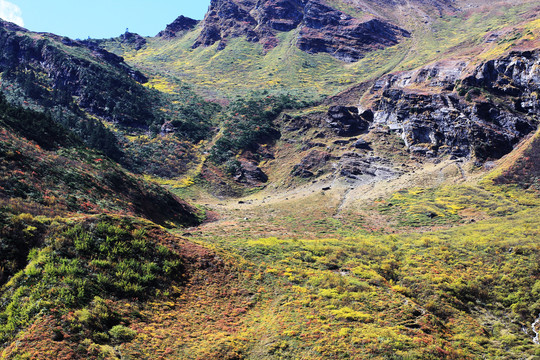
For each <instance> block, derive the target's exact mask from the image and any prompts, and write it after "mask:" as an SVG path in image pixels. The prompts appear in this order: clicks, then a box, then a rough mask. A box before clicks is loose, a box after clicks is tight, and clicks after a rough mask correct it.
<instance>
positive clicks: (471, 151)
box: [371, 51, 540, 160]
mask: <svg viewBox="0 0 540 360" xmlns="http://www.w3.org/2000/svg"><path fill="white" fill-rule="evenodd" d="M539 66H540V52H539V51H534V52H531V51H525V52H513V53H510V54H509V55H507V56H505V57H502V58H500V59H497V60H492V61H487V62H485V63H482V64H481V65H479V66H476V67H475V68H473V69H472V71H470V70H466V63H464V62H461V63H452V64H438V65H437V64H436V65H434V66H431V67H428V68H423V69H420V70H417V71H416V72H413V73H401V74H396V75H388V76H385V77H383V78H382V79H380V80H378V81H377V82H376V83H375V85H374V86H373V87H372V89H371V92H372V93H373V94H376V96H375V101H374V104H373V109H372V110H373V112H374V126H387V127H389V128H390V129H391V130H393V131H397V132H399V133H400V134H401V137H402V139H403V140H404V142H405V144H406V146H407V148H408V149H409V150H410V151H411V152H412V153H417V154H425V155H428V156H437V155H443V154H451V155H454V156H458V157H467V156H470V155H475V156H476V157H477V158H478V159H480V160H486V159H488V158H500V157H502V156H503V155H505V154H507V153H509V152H510V151H511V150H512V148H513V146H514V145H515V144H516V143H517V142H518V141H519V140H520V139H522V138H523V137H524V136H525V135H527V134H529V133H530V132H532V131H534V130H535V129H536V128H537V126H538V117H539V115H540V114H539V102H538V90H539V87H540V70H539V69H540V67H539ZM414 84H416V85H417V88H416V89H414V86H412V85H414ZM419 84H427V85H428V86H427V87H425V88H423V89H421V90H419V89H418V85H419Z"/></svg>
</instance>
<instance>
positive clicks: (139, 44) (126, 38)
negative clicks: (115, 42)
mask: <svg viewBox="0 0 540 360" xmlns="http://www.w3.org/2000/svg"><path fill="white" fill-rule="evenodd" d="M120 42H121V43H122V44H127V45H129V46H131V47H132V48H133V49H135V50H137V51H139V50H141V49H142V48H143V47H144V46H145V45H146V39H145V38H143V37H142V36H141V35H139V34H136V33H131V32H128V31H126V32H125V33H124V34H122V35H120Z"/></svg>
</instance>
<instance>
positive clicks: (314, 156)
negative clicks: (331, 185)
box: [292, 150, 332, 178]
mask: <svg viewBox="0 0 540 360" xmlns="http://www.w3.org/2000/svg"><path fill="white" fill-rule="evenodd" d="M331 158H332V155H331V154H330V153H328V152H326V151H319V150H312V151H310V152H309V154H307V155H306V156H305V157H304V158H303V159H302V160H301V161H300V163H298V164H296V165H295V166H294V167H293V171H292V175H293V176H297V177H301V178H310V177H313V176H315V173H314V172H313V171H315V170H317V169H320V168H321V167H323V166H324V165H325V164H326V163H327V162H328V160H330V159H331Z"/></svg>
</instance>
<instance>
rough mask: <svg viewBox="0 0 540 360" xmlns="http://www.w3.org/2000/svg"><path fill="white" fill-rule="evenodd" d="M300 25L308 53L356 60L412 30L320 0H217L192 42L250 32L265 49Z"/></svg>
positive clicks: (249, 37)
mask: <svg viewBox="0 0 540 360" xmlns="http://www.w3.org/2000/svg"><path fill="white" fill-rule="evenodd" d="M295 29H299V34H298V39H297V46H298V48H299V49H301V50H303V51H306V52H308V53H319V52H322V53H329V54H331V55H332V56H334V57H335V58H337V59H340V60H343V61H347V62H353V61H357V60H358V59H359V58H361V57H363V55H364V54H365V53H366V52H369V51H372V50H375V49H382V48H385V47H388V46H393V45H396V44H397V43H398V42H399V40H400V38H402V37H407V36H409V33H408V32H407V31H405V30H403V29H400V28H398V27H396V26H393V25H391V24H388V23H386V22H384V21H381V20H379V19H377V18H375V17H373V16H363V17H362V18H360V19H358V18H354V17H352V16H349V15H347V14H344V13H343V12H341V11H339V10H336V9H333V8H331V7H328V6H326V5H324V4H322V3H319V2H315V1H307V2H306V1H289V0H283V1H264V2H258V3H254V2H252V1H238V2H234V1H219V0H216V1H212V3H211V4H210V9H209V11H208V13H207V15H206V16H205V18H204V20H203V28H202V31H201V34H200V35H199V37H198V38H197V40H196V42H195V44H193V47H198V46H201V45H204V46H210V45H213V44H214V43H216V42H218V41H219V42H220V45H219V48H221V49H223V48H225V46H226V43H227V40H228V39H229V38H232V37H241V36H245V37H246V39H247V40H248V41H252V42H260V43H261V44H263V47H264V49H265V50H266V51H268V50H270V49H272V48H274V47H275V46H276V45H277V43H278V42H279V40H278V38H277V37H276V33H277V32H289V31H293V30H295Z"/></svg>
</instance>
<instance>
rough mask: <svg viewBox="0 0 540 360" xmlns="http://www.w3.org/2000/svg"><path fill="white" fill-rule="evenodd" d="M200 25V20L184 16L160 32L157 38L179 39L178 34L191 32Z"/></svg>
mask: <svg viewBox="0 0 540 360" xmlns="http://www.w3.org/2000/svg"><path fill="white" fill-rule="evenodd" d="M198 23H199V21H198V20H194V19H191V18H188V17H185V16H183V15H181V16H179V17H177V18H176V19H175V20H174V21H173V22H172V23H170V24H169V25H167V27H166V28H165V30H163V31H160V32H159V34H157V37H161V38H165V39H171V38H175V37H177V35H178V34H180V33H184V32H186V31H189V30H191V29H193V28H195V26H197V24H198Z"/></svg>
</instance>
